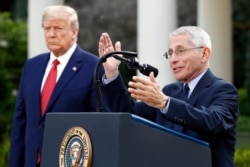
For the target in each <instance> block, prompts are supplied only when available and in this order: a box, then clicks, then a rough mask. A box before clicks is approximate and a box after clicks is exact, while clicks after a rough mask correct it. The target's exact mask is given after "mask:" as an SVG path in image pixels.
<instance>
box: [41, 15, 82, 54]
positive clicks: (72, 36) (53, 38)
mask: <svg viewBox="0 0 250 167" xmlns="http://www.w3.org/2000/svg"><path fill="white" fill-rule="evenodd" d="M43 28H44V36H45V41H46V45H47V47H48V49H49V50H50V51H51V52H53V53H54V54H55V56H60V55H62V54H64V53H65V52H67V50H68V49H69V48H70V47H71V46H72V45H73V44H74V42H75V41H76V38H77V33H78V30H72V29H71V27H70V25H69V23H68V21H67V20H66V19H46V20H45V21H44V22H43Z"/></svg>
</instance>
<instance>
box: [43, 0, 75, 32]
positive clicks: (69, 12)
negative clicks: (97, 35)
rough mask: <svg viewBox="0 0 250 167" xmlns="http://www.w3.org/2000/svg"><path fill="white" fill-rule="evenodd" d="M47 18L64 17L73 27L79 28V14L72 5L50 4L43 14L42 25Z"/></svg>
mask: <svg viewBox="0 0 250 167" xmlns="http://www.w3.org/2000/svg"><path fill="white" fill-rule="evenodd" d="M46 19H64V20H68V21H69V25H70V27H71V29H79V21H78V16H77V13H76V11H75V9H73V8H72V7H69V6H63V5H55V6H48V7H46V8H45V9H44V13H43V16H42V26H43V22H44V21H45V20H46Z"/></svg>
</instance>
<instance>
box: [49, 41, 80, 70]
mask: <svg viewBox="0 0 250 167" xmlns="http://www.w3.org/2000/svg"><path fill="white" fill-rule="evenodd" d="M76 46H77V45H76V43H74V44H73V45H72V46H71V47H70V48H69V50H68V51H67V52H66V53H64V54H63V55H61V56H59V57H56V56H55V55H54V54H53V53H52V52H50V59H49V64H52V62H53V61H54V60H55V59H58V60H59V61H60V65H66V64H67V62H68V61H69V59H70V57H71V56H72V54H73V52H74V51H75V49H76Z"/></svg>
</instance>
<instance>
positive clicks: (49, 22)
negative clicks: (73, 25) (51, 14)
mask: <svg viewBox="0 0 250 167" xmlns="http://www.w3.org/2000/svg"><path fill="white" fill-rule="evenodd" d="M66 25H68V21H67V20H65V19H55V18H53V19H52V18H51V19H45V20H44V21H43V26H45V27H46V26H66Z"/></svg>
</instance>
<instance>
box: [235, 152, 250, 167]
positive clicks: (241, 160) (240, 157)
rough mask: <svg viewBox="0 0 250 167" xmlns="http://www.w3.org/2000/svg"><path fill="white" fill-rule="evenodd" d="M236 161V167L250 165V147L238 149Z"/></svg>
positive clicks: (249, 166) (248, 166) (247, 166)
mask: <svg viewBox="0 0 250 167" xmlns="http://www.w3.org/2000/svg"><path fill="white" fill-rule="evenodd" d="M234 162H235V164H236V167H250V148H242V149H236V151H235V154H234Z"/></svg>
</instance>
